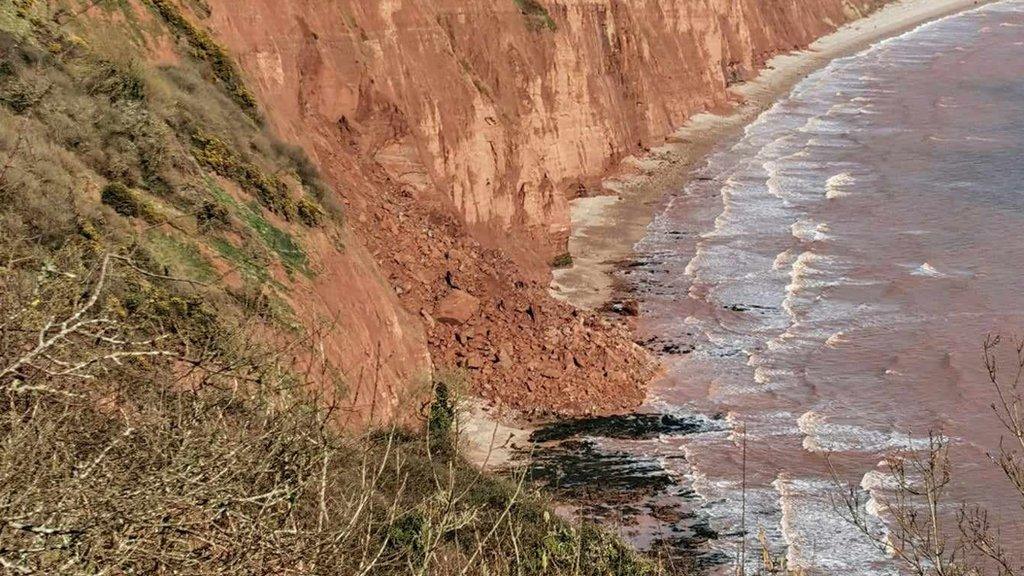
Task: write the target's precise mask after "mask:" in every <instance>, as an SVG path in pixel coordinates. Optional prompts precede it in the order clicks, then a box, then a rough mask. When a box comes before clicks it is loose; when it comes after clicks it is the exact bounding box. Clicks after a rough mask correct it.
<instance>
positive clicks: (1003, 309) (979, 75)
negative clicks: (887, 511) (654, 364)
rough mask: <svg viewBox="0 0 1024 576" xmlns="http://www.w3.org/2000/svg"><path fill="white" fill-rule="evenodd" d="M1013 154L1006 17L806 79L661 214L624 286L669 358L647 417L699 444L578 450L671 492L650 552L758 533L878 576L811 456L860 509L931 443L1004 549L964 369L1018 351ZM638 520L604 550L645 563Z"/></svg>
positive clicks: (648, 538) (1006, 520)
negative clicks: (858, 495)
mask: <svg viewBox="0 0 1024 576" xmlns="http://www.w3.org/2000/svg"><path fill="white" fill-rule="evenodd" d="M1022 155H1024V2H1022V1H1021V0H1009V1H1004V2H999V3H995V4H991V5H988V6H985V7H982V8H979V9H976V10H974V11H970V12H966V13H962V14H959V15H956V16H952V17H949V18H946V19H943V20H940V21H937V22H933V23H930V24H927V25H924V26H921V27H919V28H918V29H916V30H914V31H911V32H909V33H907V34H904V35H902V36H900V37H898V38H893V39H890V40H887V41H884V42H881V43H879V44H878V45H876V46H874V47H872V48H871V49H869V50H867V51H865V52H862V53H860V54H857V55H855V56H852V57H849V58H844V59H841V60H837V61H835V62H833V63H832V64H831V65H829V66H828V67H827V68H825V69H823V70H821V71H819V72H817V73H815V74H813V75H811V76H810V77H808V78H807V79H806V80H805V81H803V82H802V83H801V84H800V85H799V86H798V87H797V88H795V89H794V91H793V92H792V93H791V94H790V96H789V97H788V98H786V99H784V100H782V101H780V102H779V103H778V104H777V105H776V106H774V107H773V108H772V109H770V110H769V111H767V112H765V113H764V114H763V115H762V116H761V117H760V118H759V119H758V120H756V121H755V122H754V123H753V124H751V125H750V126H749V127H748V128H747V129H746V131H745V133H744V134H743V135H742V137H740V138H739V139H738V140H737V141H735V142H732V143H730V144H729V145H728V146H724V147H722V148H721V149H720V150H718V151H716V152H715V153H713V154H712V155H711V156H710V157H709V159H708V161H707V163H706V165H705V166H703V168H702V169H701V170H700V171H699V174H698V175H697V178H695V179H694V180H693V182H692V183H691V184H690V185H689V186H687V188H686V189H685V190H682V191H680V192H679V193H678V194H676V195H674V196H673V197H671V198H670V200H669V201H668V203H667V205H666V207H665V209H664V211H663V212H662V213H661V214H660V215H659V216H658V217H657V219H656V221H655V222H654V223H653V224H652V226H651V227H650V232H649V235H648V237H647V238H646V239H645V240H644V241H642V242H641V243H640V244H639V245H638V247H637V248H638V252H639V254H640V261H641V262H642V264H641V265H639V266H635V267H633V268H630V269H629V270H627V271H626V272H625V278H626V279H628V280H629V281H630V282H631V283H632V285H633V286H634V287H635V289H636V291H637V293H638V294H639V295H640V299H641V301H642V304H643V314H642V328H641V330H642V334H643V337H644V338H645V339H647V340H649V341H651V342H653V343H654V344H655V348H656V349H660V350H664V351H665V352H666V354H665V357H664V360H665V363H666V365H667V367H668V375H667V376H666V377H665V378H664V379H662V380H661V381H660V382H659V383H657V384H656V386H655V387H654V390H653V391H652V394H651V399H650V401H649V402H648V406H647V407H646V409H647V410H648V411H650V412H652V413H661V414H672V415H675V416H676V417H680V418H682V417H687V418H692V419H693V420H694V421H695V422H704V423H706V426H704V427H703V428H701V429H698V430H696V431H693V430H691V431H690V432H688V433H686V434H671V433H666V434H660V435H656V436H653V437H652V436H650V435H648V436H645V437H643V438H635V439H629V438H621V437H619V438H593V437H592V438H590V440H589V441H591V442H592V443H593V445H594V446H596V447H598V448H600V449H602V450H604V451H605V452H608V453H615V454H620V455H633V456H634V457H635V458H636V459H637V461H638V462H639V461H642V462H645V463H647V464H648V465H649V464H650V463H652V462H657V463H658V464H659V474H663V475H668V476H669V477H671V478H672V479H673V481H674V482H675V483H676V485H677V486H678V487H679V489H678V490H675V491H671V490H665V491H662V492H661V493H660V495H659V496H658V498H662V499H663V500H664V501H666V502H667V501H669V500H671V501H673V502H675V504H676V506H677V508H678V509H679V510H681V511H682V512H680V513H679V514H677V516H679V517H680V519H679V520H678V521H676V522H675V523H674V524H672V526H670V528H671V531H673V532H675V533H679V532H685V530H686V527H687V526H689V527H690V528H692V527H694V526H698V527H699V530H698V532H700V533H702V534H710V535H712V536H713V537H712V538H710V539H709V540H707V541H706V542H705V541H703V539H700V542H698V543H697V544H696V545H697V546H699V547H701V548H702V550H701V552H700V554H701V555H702V557H704V558H705V559H708V560H709V561H712V563H713V562H718V563H719V565H723V563H724V565H727V564H728V563H729V562H731V561H732V559H733V558H734V557H735V555H736V550H737V547H738V542H739V541H740V540H742V539H746V541H747V546H748V548H756V547H757V546H758V543H757V534H758V532H759V531H761V530H763V531H764V533H765V536H766V539H767V541H768V543H769V546H770V547H771V548H772V550H773V551H774V552H775V553H777V554H782V555H786V556H787V557H788V559H789V562H790V565H791V566H794V567H797V566H798V567H801V568H804V569H807V570H808V571H809V572H810V573H818V574H843V575H853V574H897V573H898V568H897V565H896V564H895V563H894V562H893V561H892V560H891V559H890V558H888V557H887V556H886V555H884V554H882V553H880V552H879V551H877V550H876V549H875V548H874V547H873V546H871V545H870V544H869V543H868V542H867V541H866V539H864V538H863V537H862V536H860V535H859V534H858V531H857V530H856V529H855V528H854V527H853V526H851V525H850V524H848V523H847V522H845V521H844V520H843V519H842V518H840V517H839V515H838V514H837V513H836V511H835V510H834V509H833V506H832V503H831V500H830V494H832V493H834V491H835V486H834V484H833V482H832V480H831V479H830V477H829V473H828V471H827V468H826V465H825V461H824V455H825V454H826V453H829V454H831V460H832V462H833V463H834V464H835V466H836V467H837V469H838V470H839V472H840V474H841V475H842V476H843V478H844V479H845V480H848V481H852V482H854V483H855V484H857V485H859V486H861V488H862V490H863V491H864V494H865V496H871V495H872V494H874V493H875V491H877V490H880V489H881V488H882V486H883V485H884V484H885V481H886V477H885V476H886V475H885V469H884V468H883V467H880V466H879V462H880V460H881V459H882V458H883V456H884V455H885V454H886V453H889V452H891V451H894V450H908V449H909V450H916V449H921V448H924V447H926V446H927V442H928V434H929V432H930V431H941V432H942V433H943V434H945V435H946V436H948V437H949V438H950V439H951V444H952V453H953V457H954V459H955V462H956V465H955V469H954V478H955V483H956V489H955V491H954V499H962V500H964V501H967V502H969V503H973V504H980V505H983V506H988V507H989V508H991V509H992V510H993V511H994V513H995V514H996V520H997V522H1002V524H1001V527H1002V528H1003V529H1005V530H1006V534H1005V536H1006V537H1007V538H1008V539H1009V540H1010V541H1011V542H1012V541H1021V540H1022V539H1024V534H1022V532H1021V527H1020V526H1019V525H1014V524H1013V522H1012V518H1013V517H1012V516H1005V515H1003V516H1001V515H1000V512H1001V510H1004V509H1005V508H1006V507H1005V504H1004V503H1005V502H1010V501H1013V500H1011V499H1010V498H1012V494H1013V492H1012V490H1011V489H1010V486H1009V485H1008V484H1007V482H1006V481H1005V479H1003V478H1002V476H1001V474H1000V472H999V470H998V469H997V468H996V467H995V465H994V464H992V462H991V461H990V460H989V459H988V457H987V453H986V451H987V450H992V449H995V448H996V447H997V446H998V442H999V437H1000V432H1001V430H1000V428H999V426H998V423H997V422H996V421H995V420H994V418H993V417H992V415H991V408H990V403H991V402H992V401H993V399H994V398H993V392H992V390H991V387H990V386H989V384H988V383H987V380H986V375H985V372H984V365H983V362H982V353H981V350H982V343H983V342H984V340H985V338H986V335H988V334H1004V335H1009V334H1019V333H1024V292H1022V291H1021V279H1022V273H1024V259H1022V258H1021V255H1022V254H1024V234H1022V233H1021V231H1022V230H1024V156H1022ZM743 428H745V429H746V432H747V442H746V444H747V449H746V452H747V454H746V490H745V491H746V498H745V500H746V514H745V527H746V533H745V534H743V533H742V532H741V531H740V527H741V522H742V520H741V513H740V510H741V501H742V500H743V499H742V498H741V492H742V486H741V475H742V470H741V457H742V456H741V452H742V450H741V446H740V445H741V442H740V435H739V434H738V431H739V430H741V429H743ZM954 504H955V502H954ZM946 512H947V513H948V514H950V515H952V514H954V513H955V510H954V509H953V508H952V504H951V508H950V509H949V510H947V511H946ZM1009 513H1010V514H1016V518H1017V519H1018V520H1019V518H1020V510H1019V509H1013V510H1010V511H1009ZM639 516H640V517H641V518H646V520H645V521H643V522H642V523H641V524H640V525H639V526H638V527H633V528H626V529H624V531H625V532H626V533H627V534H628V535H631V536H632V537H634V538H635V539H637V541H638V542H640V543H642V544H649V543H650V542H652V541H653V540H656V539H658V538H659V537H661V536H664V535H665V534H666V533H667V532H668V531H670V530H669V529H667V528H666V524H667V523H671V522H670V521H668V520H664V519H662V520H658V518H656V516H657V515H655V516H651V515H650V514H647V515H644V514H640V515H639ZM880 526H881V525H880ZM691 535H692V534H691ZM691 543H692V542H691ZM752 556H753V555H752Z"/></svg>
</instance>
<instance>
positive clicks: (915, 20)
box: [551, 0, 988, 309]
mask: <svg viewBox="0 0 1024 576" xmlns="http://www.w3.org/2000/svg"><path fill="white" fill-rule="evenodd" d="M986 3H988V2H987V0H902V1H898V2H895V3H893V4H891V5H889V6H887V7H885V8H883V9H882V10H879V11H878V12H875V13H874V14H872V15H870V16H868V17H866V18H863V19H861V20H858V21H856V22H852V23H850V24H848V25H846V26H844V27H843V28H840V29H839V30H837V31H836V32H834V33H832V34H830V35H828V36H825V37H824V38H821V39H819V40H818V41H816V42H815V43H814V44H812V45H811V46H810V47H809V48H808V49H807V50H803V51H800V52H795V53H792V54H783V55H780V56H777V57H775V58H773V59H772V60H771V61H769V63H768V65H767V67H766V68H765V69H764V70H762V71H761V73H760V74H759V75H758V77H757V78H755V79H754V80H752V81H750V82H745V83H743V84H739V85H736V86H734V87H732V89H731V91H732V92H733V93H734V94H735V95H736V96H737V97H738V98H739V100H740V101H742V102H743V104H741V105H739V106H737V107H736V108H735V109H734V110H733V111H732V112H731V113H729V114H728V115H713V114H699V115H697V116H694V117H693V118H691V119H690V121H689V122H688V123H687V124H686V125H685V126H683V127H682V128H680V129H679V130H677V131H676V132H675V133H674V134H673V135H672V136H670V137H669V138H668V139H667V142H666V143H665V144H664V145H663V146H660V147H658V148H655V149H652V150H651V152H650V153H649V154H647V155H645V156H644V157H641V158H636V157H630V158H627V159H626V160H624V161H623V163H622V167H621V169H620V171H619V173H617V174H615V175H613V176H612V177H610V178H608V179H607V180H605V182H604V189H605V190H606V191H607V192H608V193H607V194H604V195H599V196H592V197H587V198H579V199H577V200H574V201H573V202H572V214H571V218H572V234H571V236H570V238H569V252H570V253H571V254H572V257H573V266H572V267H571V268H566V269H561V270H555V271H554V279H553V281H552V284H551V293H552V295H553V296H555V297H556V298H561V299H563V300H566V301H568V302H570V303H571V304H573V305H575V306H578V307H580V308H589V309H593V308H599V307H600V306H602V305H604V304H605V303H607V302H608V301H609V300H611V299H612V298H613V296H614V294H615V291H616V280H615V277H614V274H613V272H614V271H615V270H616V269H617V268H618V267H619V266H621V265H622V263H624V262H627V261H629V260H630V259H631V258H632V257H633V247H634V245H635V244H636V243H637V242H639V241H640V240H641V239H642V238H643V237H644V235H645V234H646V230H647V226H648V225H649V224H650V222H651V219H652V218H653V217H654V215H655V213H656V212H657V209H658V208H659V207H660V206H661V205H662V202H663V198H664V197H665V195H666V193H667V192H669V191H671V190H679V189H681V188H682V187H683V186H685V185H686V182H687V180H688V179H689V177H690V175H691V172H692V170H693V168H694V167H696V165H697V164H698V163H699V162H700V161H701V160H702V159H703V158H704V157H705V156H706V155H707V154H708V152H710V151H711V149H712V148H714V147H715V146H716V145H718V144H719V143H722V142H725V141H728V140H729V139H731V138H734V137H736V135H737V134H738V133H740V131H741V130H742V129H743V127H744V126H745V125H747V124H749V123H750V122H751V121H752V120H754V119H755V118H757V116H758V115H760V114H761V113H762V112H763V111H764V110H766V109H767V108H769V107H770V106H771V105H772V104H774V103H775V101H776V100H778V99H779V98H780V97H782V96H785V95H786V94H788V93H789V92H790V90H792V88H793V87H794V86H795V85H796V84H797V83H798V82H800V80H802V79H803V78H805V77H806V76H807V75H808V74H810V73H812V72H814V71H815V70H818V69H820V68H821V67H823V66H825V65H826V64H828V63H829V62H831V61H832V60H834V59H836V58H841V57H843V56H849V55H851V54H854V53H856V52H859V51H860V50H863V49H864V48H866V47H867V46H869V45H870V44H872V43H874V42H877V41H878V40H881V39H884V38H888V37H892V36H896V35H899V34H901V33H903V32H906V31H907V30H910V29H913V28H914V27H916V26H919V25H921V24H923V23H925V22H928V21H931V20H935V19H937V18H941V17H943V16H947V15H949V14H954V13H956V12H960V11H962V10H966V9H968V8H972V7H976V6H980V5H982V4H986Z"/></svg>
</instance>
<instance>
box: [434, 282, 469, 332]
mask: <svg viewBox="0 0 1024 576" xmlns="http://www.w3.org/2000/svg"><path fill="white" fill-rule="evenodd" d="M479 309H480V300H479V299H477V298H476V297H474V296H473V295H472V294H469V293H467V292H463V291H462V290H452V291H451V292H449V293H448V295H447V296H445V297H444V299H443V300H441V302H440V303H438V305H437V308H435V309H434V319H435V320H437V321H438V322H443V323H444V324H453V325H456V326H458V325H459V324H465V323H466V322H467V321H468V320H469V319H470V318H472V317H473V315H474V314H476V313H477V311H478V310H479Z"/></svg>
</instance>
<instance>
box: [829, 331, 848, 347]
mask: <svg viewBox="0 0 1024 576" xmlns="http://www.w3.org/2000/svg"><path fill="white" fill-rule="evenodd" d="M847 342H849V339H848V338H847V337H846V333H845V332H836V333H835V334H833V335H831V336H829V337H828V340H825V346H828V347H829V348H838V347H839V345H840V344H845V343H847Z"/></svg>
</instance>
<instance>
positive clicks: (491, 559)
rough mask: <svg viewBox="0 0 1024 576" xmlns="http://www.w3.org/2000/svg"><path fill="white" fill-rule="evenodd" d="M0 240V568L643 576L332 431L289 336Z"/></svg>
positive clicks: (304, 342) (524, 514) (474, 487)
mask: <svg viewBox="0 0 1024 576" xmlns="http://www.w3.org/2000/svg"><path fill="white" fill-rule="evenodd" d="M0 246H2V247H3V248H5V249H6V250H7V253H6V254H0V256H2V257H3V258H4V259H3V262H4V263H2V264H0V266H4V270H3V271H4V274H3V275H2V278H3V279H2V280H0V282H2V286H0V372H2V375H0V397H2V399H3V402H4V410H3V411H2V412H0V565H2V566H3V567H4V570H5V571H7V572H9V573H13V574H57V573H60V574H86V573H88V574H97V573H147V574H165V573H168V574H169V573H175V574H178V573H188V574H424V575H425V574H442V575H446V574H452V575H454V574H459V575H465V574H580V575H583V574H651V573H656V570H657V567H656V566H654V565H653V564H650V563H647V562H645V561H643V560H642V559H640V558H639V557H638V556H637V555H636V554H635V553H633V552H632V551H630V550H629V549H628V548H627V547H626V546H625V545H623V544H622V543H621V542H619V541H617V540H616V539H614V538H612V537H610V536H608V535H607V534H605V533H603V532H601V531H599V530H597V529H595V528H593V527H587V526H583V527H576V526H572V525H570V524H567V523H565V522H563V521H560V520H558V519H557V518H554V517H553V516H552V515H551V514H549V513H548V512H547V509H546V508H545V506H544V503H543V501H542V500H540V499H539V498H538V496H537V495H536V494H535V493H534V492H533V491H532V490H531V489H530V488H529V487H528V486H527V485H526V484H525V483H524V480H523V476H522V475H516V476H515V477H514V480H513V481H503V480H496V479H494V478H490V477H486V476H483V475H482V474H481V473H480V472H479V471H477V470H474V469H472V468H471V467H470V466H468V465H467V464H465V463H464V462H463V461H462V460H461V459H459V458H458V455H457V454H456V453H454V452H453V451H452V450H449V449H444V448H443V447H444V446H446V445H450V444H449V443H448V442H447V441H445V439H443V438H437V437H432V436H431V433H430V432H426V436H424V435H423V434H422V433H418V432H410V431H403V430H398V429H391V430H385V431H380V432H374V433H369V434H366V435H362V436H352V435H346V434H342V433H340V432H338V431H337V430H336V428H335V427H334V426H333V421H332V419H331V418H332V414H333V408H332V402H331V400H332V398H331V395H330V394H326V393H325V392H324V391H322V390H320V389H319V388H317V387H316V386H315V385H314V384H313V382H312V381H306V380H305V379H303V378H302V377H301V375H296V374H295V373H293V371H291V370H289V368H288V359H289V358H290V357H293V356H294V355H295V349H296V347H302V346H309V345H310V343H309V341H308V336H301V337H296V341H295V342H294V343H282V344H281V345H280V346H276V347H275V348H274V350H268V349H266V348H265V347H263V346H261V345H260V344H259V342H260V339H259V338H258V337H256V336H254V332H253V330H251V327H249V326H246V325H244V324H225V323H224V321H223V320H222V319H217V318H216V317H215V316H208V315H204V314H202V313H200V312H199V311H197V310H189V307H188V305H187V304H186V303H185V299H184V298H183V297H182V296H178V295H175V292H173V291H171V290H169V289H168V290H166V291H164V292H161V291H159V290H156V289H155V287H157V286H159V285H161V284H174V283H175V282H176V279H173V278H166V277H162V276H160V275H158V274H153V273H151V272H148V271H147V270H145V269H143V268H140V267H138V266H137V265H135V263H134V262H133V261H132V260H131V259H129V258H127V257H125V256H122V255H119V254H106V255H101V256H98V257H96V258H94V259H90V258H89V257H87V256H84V255H83V253H81V252H79V251H77V250H74V249H68V250H66V251H63V252H60V253H58V254H56V255H50V256H48V258H47V259H46V260H48V261H46V260H43V259H40V258H38V257H37V256H36V254H35V252H34V251H33V247H32V244H31V243H29V242H26V243H20V244H16V243H10V242H8V243H0ZM141 286H149V288H147V289H142V288H140V287H141ZM138 293H143V294H146V296H145V297H142V298H138V297H137V295H138ZM133 296H136V301H131V299H132V297H133ZM207 323H209V324H210V326H207V325H206V324H207ZM431 413H445V414H448V413H450V411H444V410H432V411H431ZM424 429H425V430H426V431H430V430H434V431H435V433H436V434H450V433H452V432H451V428H450V427H446V426H436V425H435V426H430V425H425V426H424Z"/></svg>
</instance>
